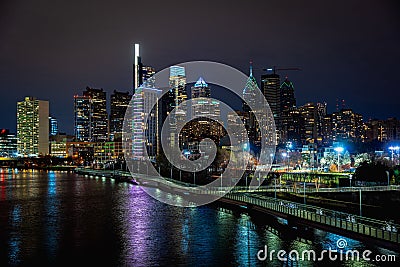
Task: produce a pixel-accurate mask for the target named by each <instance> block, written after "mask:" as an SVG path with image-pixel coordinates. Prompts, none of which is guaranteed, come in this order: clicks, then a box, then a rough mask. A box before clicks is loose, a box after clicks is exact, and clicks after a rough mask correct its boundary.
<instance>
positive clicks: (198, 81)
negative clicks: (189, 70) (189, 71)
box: [194, 77, 208, 87]
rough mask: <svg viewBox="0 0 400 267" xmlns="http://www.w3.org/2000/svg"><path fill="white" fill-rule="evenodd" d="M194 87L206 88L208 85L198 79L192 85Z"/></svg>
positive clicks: (201, 79) (200, 78)
mask: <svg viewBox="0 0 400 267" xmlns="http://www.w3.org/2000/svg"><path fill="white" fill-rule="evenodd" d="M194 87H208V84H207V83H206V82H205V81H204V79H203V78H202V77H199V79H198V80H197V82H196V83H195V84H194Z"/></svg>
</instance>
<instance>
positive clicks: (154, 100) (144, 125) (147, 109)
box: [132, 86, 161, 160]
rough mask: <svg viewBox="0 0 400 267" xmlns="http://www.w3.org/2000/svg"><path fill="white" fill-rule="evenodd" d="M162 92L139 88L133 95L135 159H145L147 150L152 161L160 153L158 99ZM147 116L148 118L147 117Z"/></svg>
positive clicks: (133, 146)
mask: <svg viewBox="0 0 400 267" xmlns="http://www.w3.org/2000/svg"><path fill="white" fill-rule="evenodd" d="M160 96H161V90H158V89H155V88H146V87H142V86H140V87H138V88H137V90H136V92H135V94H134V95H133V135H132V153H133V158H134V159H138V160H141V159H145V158H146V157H145V153H144V151H145V149H146V150H147V155H148V156H149V157H150V159H155V157H156V156H157V154H158V153H159V147H160V146H159V142H160V139H159V130H158V127H159V121H158V118H159V117H158V113H159V112H158V98H159V97H160ZM146 115H147V116H146Z"/></svg>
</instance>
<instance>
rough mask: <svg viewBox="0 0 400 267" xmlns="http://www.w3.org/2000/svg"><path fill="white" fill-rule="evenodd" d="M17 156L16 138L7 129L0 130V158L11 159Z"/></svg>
mask: <svg viewBox="0 0 400 267" xmlns="http://www.w3.org/2000/svg"><path fill="white" fill-rule="evenodd" d="M16 155H17V137H16V136H15V134H12V133H10V131H9V130H7V129H1V130H0V157H5V158H13V157H16Z"/></svg>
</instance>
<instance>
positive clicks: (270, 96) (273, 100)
mask: <svg viewBox="0 0 400 267" xmlns="http://www.w3.org/2000/svg"><path fill="white" fill-rule="evenodd" d="M261 90H262V92H263V94H264V96H265V99H267V101H268V104H269V107H270V108H271V111H272V113H273V114H274V119H275V124H276V125H278V122H279V118H280V116H279V115H280V112H281V90H280V76H279V75H278V74H275V73H274V74H263V75H261Z"/></svg>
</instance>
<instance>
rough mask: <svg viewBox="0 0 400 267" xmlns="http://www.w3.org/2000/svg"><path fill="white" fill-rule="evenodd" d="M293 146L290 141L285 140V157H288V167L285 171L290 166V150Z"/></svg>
mask: <svg viewBox="0 0 400 267" xmlns="http://www.w3.org/2000/svg"><path fill="white" fill-rule="evenodd" d="M292 148H293V145H292V142H287V144H286V150H287V157H288V168H287V171H288V172H289V168H290V150H291V149H292Z"/></svg>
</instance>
